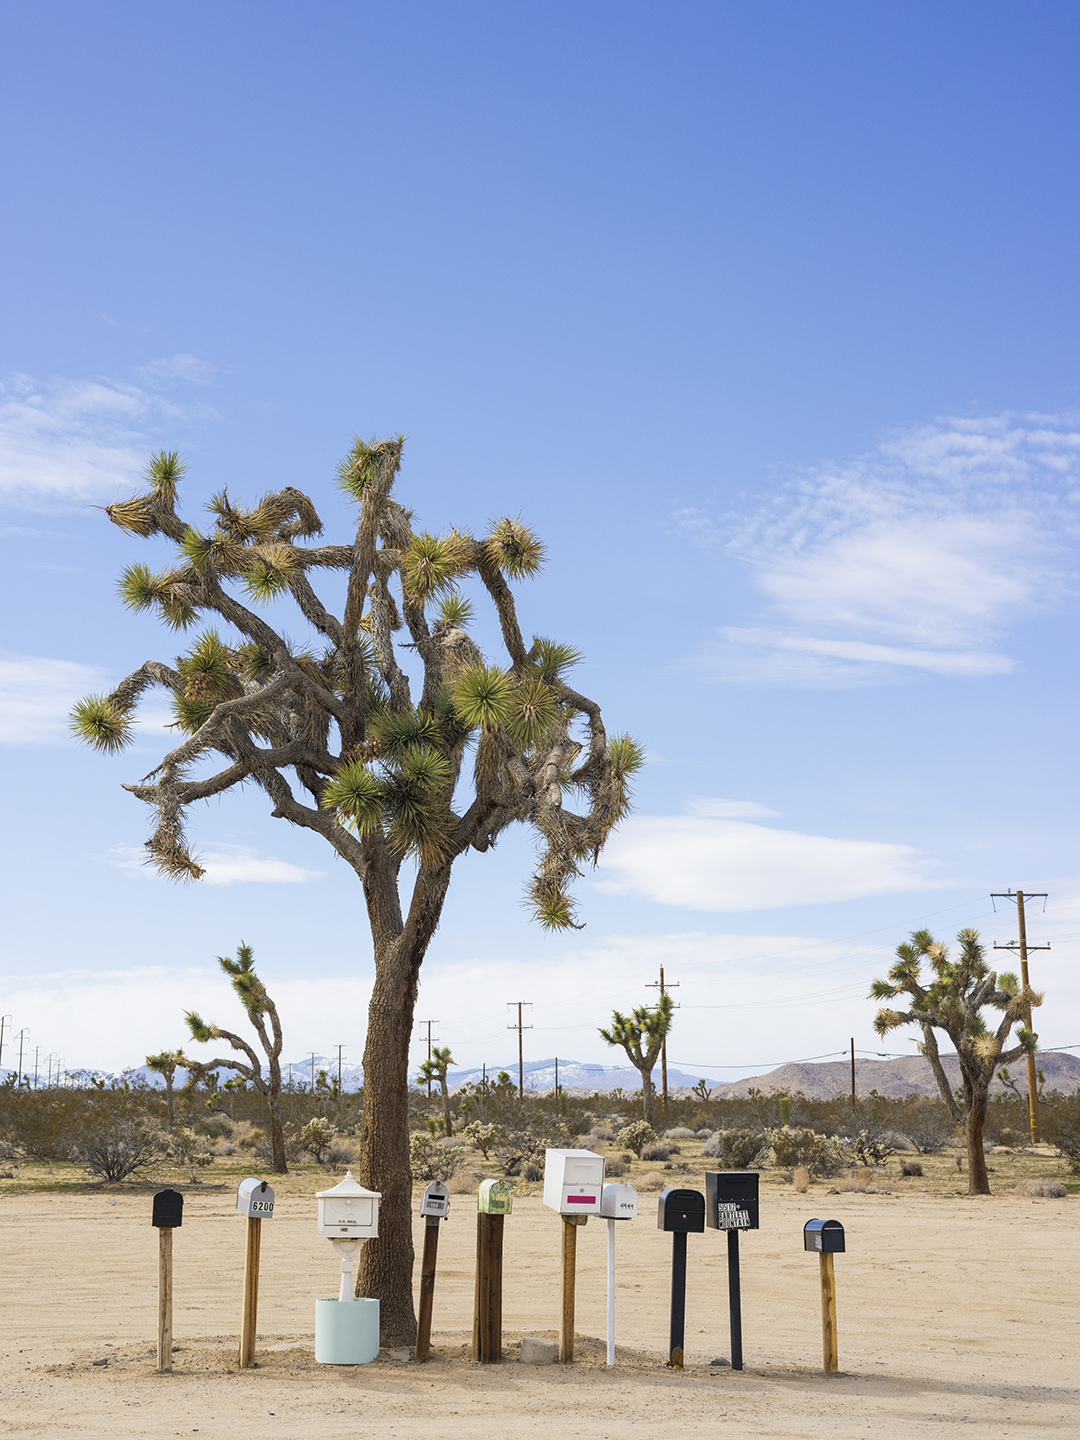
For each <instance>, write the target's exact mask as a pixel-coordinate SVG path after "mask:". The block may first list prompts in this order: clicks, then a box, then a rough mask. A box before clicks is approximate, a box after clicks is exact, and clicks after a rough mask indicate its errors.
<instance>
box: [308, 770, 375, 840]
mask: <svg viewBox="0 0 1080 1440" xmlns="http://www.w3.org/2000/svg"><path fill="white" fill-rule="evenodd" d="M385 801H386V790H385V786H384V784H383V782H382V779H381V778H380V777H379V776H378V775H375V774H374V773H373V772H372V771H371V770H370V769H369V768H368V767H367V766H366V765H364V764H363V763H362V762H361V761H359V760H350V761H349V762H348V763H347V764H345V765H343V766H342V767H341V769H340V770H339V771H338V772H337V774H336V775H335V776H334V778H333V779H332V780H331V781H330V782H329V783H328V784H327V785H326V787H325V789H324V790H323V795H322V806H323V809H325V810H336V811H337V813H338V815H339V816H340V817H341V819H342V820H343V821H344V822H345V823H346V824H347V825H348V826H349V827H350V828H351V829H353V830H355V831H356V833H357V834H358V835H360V836H364V835H369V834H371V832H372V831H373V830H377V829H378V828H379V827H380V825H381V824H382V819H383V813H384V810H385Z"/></svg>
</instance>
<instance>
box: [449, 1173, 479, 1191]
mask: <svg viewBox="0 0 1080 1440" xmlns="http://www.w3.org/2000/svg"><path fill="white" fill-rule="evenodd" d="M479 1184H480V1182H479V1180H477V1178H476V1176H475V1175H471V1174H469V1173H467V1172H466V1173H465V1174H464V1175H454V1176H453V1177H452V1178H451V1179H449V1180H447V1182H446V1188H447V1190H449V1192H450V1194H451V1195H475V1194H476V1190H477V1186H478V1185H479Z"/></svg>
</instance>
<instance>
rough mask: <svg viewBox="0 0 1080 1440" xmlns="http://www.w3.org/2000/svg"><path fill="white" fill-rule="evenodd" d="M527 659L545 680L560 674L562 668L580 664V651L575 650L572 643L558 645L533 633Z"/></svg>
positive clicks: (567, 668) (566, 668)
mask: <svg viewBox="0 0 1080 1440" xmlns="http://www.w3.org/2000/svg"><path fill="white" fill-rule="evenodd" d="M529 659H530V660H531V661H532V662H533V664H534V665H536V667H537V668H538V669H539V671H540V673H541V675H543V677H544V679H545V680H553V679H555V678H556V677H557V676H561V675H562V673H563V671H564V670H570V669H572V667H573V666H575V665H580V664H581V660H582V655H581V651H580V650H575V649H574V647H573V645H560V644H558V643H557V642H556V641H554V640H548V639H546V637H545V636H543V635H534V636H533V644H532V650H531V651H530V652H529Z"/></svg>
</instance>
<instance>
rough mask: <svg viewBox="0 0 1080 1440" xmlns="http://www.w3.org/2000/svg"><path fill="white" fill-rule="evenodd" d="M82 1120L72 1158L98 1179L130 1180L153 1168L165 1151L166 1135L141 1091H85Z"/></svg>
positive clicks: (75, 1139)
mask: <svg viewBox="0 0 1080 1440" xmlns="http://www.w3.org/2000/svg"><path fill="white" fill-rule="evenodd" d="M80 1121H81V1124H80V1128H79V1131H78V1132H77V1134H76V1135H75V1136H74V1137H73V1141H72V1147H71V1154H72V1158H73V1159H74V1160H77V1161H78V1162H79V1163H80V1164H82V1165H85V1166H86V1168H87V1170H89V1172H90V1174H91V1175H94V1176H97V1177H98V1179H101V1180H111V1181H119V1180H127V1179H128V1178H129V1177H130V1176H132V1175H139V1174H143V1173H145V1172H146V1171H147V1170H149V1169H151V1168H152V1167H153V1166H154V1165H155V1164H157V1163H158V1162H159V1161H160V1160H161V1159H162V1157H163V1155H164V1154H165V1149H166V1141H165V1138H164V1137H163V1136H162V1134H161V1133H160V1131H159V1130H158V1129H157V1127H156V1126H155V1125H154V1124H153V1123H152V1120H151V1117H150V1116H148V1115H147V1113H146V1106H145V1105H144V1104H143V1103H142V1096H141V1095H140V1094H139V1092H138V1091H124V1090H101V1091H96V1092H92V1093H91V1094H89V1095H88V1094H87V1093H86V1092H85V1091H84V1092H83V1109H82V1114H81V1116H80Z"/></svg>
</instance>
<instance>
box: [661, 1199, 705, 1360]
mask: <svg viewBox="0 0 1080 1440" xmlns="http://www.w3.org/2000/svg"><path fill="white" fill-rule="evenodd" d="M656 1223H657V1227H658V1228H659V1229H661V1230H668V1231H670V1232H671V1336H670V1343H669V1346H668V1364H669V1365H670V1366H671V1368H672V1369H673V1370H681V1369H682V1368H683V1338H684V1332H685V1329H686V1237H687V1235H703V1234H704V1233H705V1196H704V1195H702V1193H701V1191H700V1190H661V1192H660V1207H659V1210H658V1212H657V1217H656Z"/></svg>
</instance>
